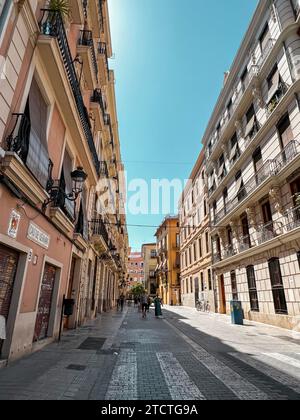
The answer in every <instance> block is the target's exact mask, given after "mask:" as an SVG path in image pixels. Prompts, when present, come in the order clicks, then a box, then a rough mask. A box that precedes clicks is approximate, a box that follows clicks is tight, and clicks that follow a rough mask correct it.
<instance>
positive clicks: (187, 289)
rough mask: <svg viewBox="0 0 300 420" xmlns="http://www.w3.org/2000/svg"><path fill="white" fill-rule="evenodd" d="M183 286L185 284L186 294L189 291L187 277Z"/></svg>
mask: <svg viewBox="0 0 300 420" xmlns="http://www.w3.org/2000/svg"><path fill="white" fill-rule="evenodd" d="M185 286H186V288H185V293H186V294H188V293H189V279H186V281H185Z"/></svg>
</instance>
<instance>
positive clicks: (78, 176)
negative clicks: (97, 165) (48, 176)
mask: <svg viewBox="0 0 300 420" xmlns="http://www.w3.org/2000/svg"><path fill="white" fill-rule="evenodd" d="M71 179H72V187H73V188H72V192H71V193H68V194H67V193H66V192H65V191H64V188H62V186H61V182H58V183H57V184H56V185H55V184H54V182H52V183H51V186H49V188H48V189H47V192H48V193H49V195H50V198H48V200H45V201H44V203H43V207H42V209H43V211H44V212H45V211H46V208H47V206H48V205H49V204H50V203H57V202H61V201H62V200H65V199H67V200H69V201H76V200H77V198H78V196H79V195H80V194H81V193H82V191H83V184H84V182H85V181H86V179H87V174H86V173H85V172H84V170H83V168H82V167H81V166H79V167H78V168H77V169H75V171H73V172H71Z"/></svg>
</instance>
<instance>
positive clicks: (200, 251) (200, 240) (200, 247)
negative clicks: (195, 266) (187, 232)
mask: <svg viewBox="0 0 300 420" xmlns="http://www.w3.org/2000/svg"><path fill="white" fill-rule="evenodd" d="M199 254H200V258H202V237H201V236H200V238H199Z"/></svg>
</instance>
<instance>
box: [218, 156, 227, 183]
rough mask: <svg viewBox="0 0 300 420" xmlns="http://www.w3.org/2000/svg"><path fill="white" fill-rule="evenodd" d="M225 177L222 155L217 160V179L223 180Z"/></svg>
mask: <svg viewBox="0 0 300 420" xmlns="http://www.w3.org/2000/svg"><path fill="white" fill-rule="evenodd" d="M225 176H226V166H225V159H224V155H221V156H220V158H219V173H218V177H219V178H220V179H223V178H224V177H225Z"/></svg>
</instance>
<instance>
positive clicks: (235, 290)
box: [230, 271, 239, 300]
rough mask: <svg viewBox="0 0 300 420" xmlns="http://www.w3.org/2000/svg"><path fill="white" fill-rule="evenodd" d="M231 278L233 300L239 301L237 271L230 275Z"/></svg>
mask: <svg viewBox="0 0 300 420" xmlns="http://www.w3.org/2000/svg"><path fill="white" fill-rule="evenodd" d="M230 278H231V289H232V299H233V300H239V294H238V288H237V282H236V274H235V271H232V272H231V273H230Z"/></svg>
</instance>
